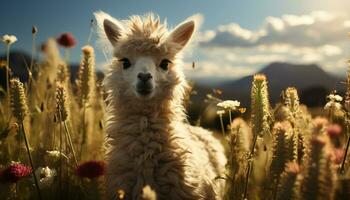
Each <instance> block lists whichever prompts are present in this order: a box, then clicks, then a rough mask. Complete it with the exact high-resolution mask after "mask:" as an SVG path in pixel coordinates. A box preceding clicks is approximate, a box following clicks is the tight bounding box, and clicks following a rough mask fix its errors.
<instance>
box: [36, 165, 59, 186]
mask: <svg viewBox="0 0 350 200" xmlns="http://www.w3.org/2000/svg"><path fill="white" fill-rule="evenodd" d="M35 176H36V177H38V180H39V186H40V188H45V187H48V186H50V185H51V184H52V182H53V179H54V177H55V176H56V170H54V169H50V168H49V167H39V168H38V169H37V170H35Z"/></svg>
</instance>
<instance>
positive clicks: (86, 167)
mask: <svg viewBox="0 0 350 200" xmlns="http://www.w3.org/2000/svg"><path fill="white" fill-rule="evenodd" d="M105 171H106V164H105V163H104V162H103V161H88V162H84V163H82V164H80V165H79V166H78V167H77V168H76V173H77V175H78V176H80V177H85V178H89V179H92V178H97V177H99V176H102V175H104V174H105Z"/></svg>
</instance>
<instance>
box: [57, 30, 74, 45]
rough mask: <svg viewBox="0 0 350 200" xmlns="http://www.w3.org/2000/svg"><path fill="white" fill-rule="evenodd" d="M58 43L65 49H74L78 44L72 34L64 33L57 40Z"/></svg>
mask: <svg viewBox="0 0 350 200" xmlns="http://www.w3.org/2000/svg"><path fill="white" fill-rule="evenodd" d="M57 43H58V44H59V45H61V46H63V47H65V48H72V47H74V46H75V45H76V43H77V42H76V41H75V38H74V36H73V35H72V34H71V33H63V34H61V35H60V36H59V37H58V38H57Z"/></svg>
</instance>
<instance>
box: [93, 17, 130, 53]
mask: <svg viewBox="0 0 350 200" xmlns="http://www.w3.org/2000/svg"><path fill="white" fill-rule="evenodd" d="M94 15H95V18H96V22H97V23H96V24H97V33H98V35H99V40H98V42H99V43H100V45H101V46H102V47H103V48H105V47H106V46H109V45H108V42H109V43H111V44H112V45H113V46H115V45H116V43H117V41H118V40H119V39H120V37H121V35H122V34H123V32H124V25H123V23H122V22H121V21H119V20H117V19H115V18H113V17H111V16H110V15H109V14H107V13H105V12H102V11H97V12H95V13H94Z"/></svg>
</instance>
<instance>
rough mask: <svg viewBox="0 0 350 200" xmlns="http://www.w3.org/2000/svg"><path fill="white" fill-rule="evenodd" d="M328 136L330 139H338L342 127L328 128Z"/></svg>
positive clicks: (336, 125)
mask: <svg viewBox="0 0 350 200" xmlns="http://www.w3.org/2000/svg"><path fill="white" fill-rule="evenodd" d="M327 134H328V135H329V137H337V136H339V135H340V134H341V126H339V125H338V124H332V125H329V126H328V129H327Z"/></svg>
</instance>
